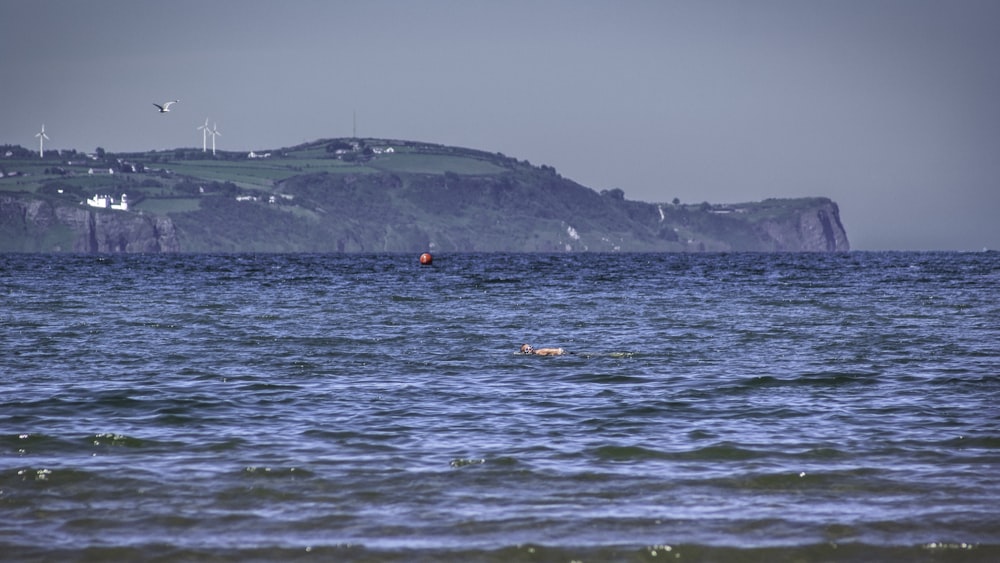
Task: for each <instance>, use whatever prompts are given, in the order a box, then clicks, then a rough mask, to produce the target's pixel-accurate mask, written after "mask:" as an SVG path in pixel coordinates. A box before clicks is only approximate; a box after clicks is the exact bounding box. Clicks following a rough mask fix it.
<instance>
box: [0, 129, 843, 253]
mask: <svg viewBox="0 0 1000 563" xmlns="http://www.w3.org/2000/svg"><path fill="white" fill-rule="evenodd" d="M0 154H2V155H3V157H2V158H0V172H2V173H3V177H0V194H6V196H7V199H8V200H9V201H14V200H18V201H25V200H36V201H44V202H46V204H47V205H51V206H54V207H60V206H61V207H71V206H72V207H75V208H80V207H81V206H82V207H83V208H84V209H88V210H91V211H92V212H94V213H131V214H135V213H139V214H145V215H151V216H159V217H167V218H169V219H170V221H172V224H173V225H174V226H175V227H176V231H177V236H178V238H179V240H180V248H181V250H183V251H191V252H219V251H222V252H411V251H423V250H427V249H431V250H448V251H499V250H502V251H529V252H565V251H711V250H758V251H771V250H843V249H845V247H846V235H845V236H843V237H842V238H843V243H842V244H841V243H840V242H837V241H834V242H833V243H832V244H831V243H830V240H832V239H831V236H832V237H834V238H836V237H837V236H839V234H838V233H836V232H834V231H836V230H837V229H840V230H841V231H842V227H840V223H839V217H836V213H837V211H836V205H835V204H832V202H829V200H826V199H823V198H811V199H802V200H770V201H768V202H761V203H752V204H749V203H748V204H740V205H710V204H708V203H702V204H697V205H681V204H656V203H645V202H636V201H629V200H626V199H625V198H624V194H623V193H622V192H621V191H620V190H610V191H605V192H601V193H598V192H596V191H594V190H592V189H589V188H586V187H584V186H580V185H578V184H576V183H574V182H572V181H569V180H566V179H564V178H562V177H561V176H560V175H559V174H558V173H557V172H556V171H555V170H554V169H553V168H551V167H547V166H541V167H536V166H532V165H530V164H529V163H528V162H526V161H524V162H522V161H518V160H517V159H514V158H509V157H506V156H504V155H502V154H494V153H486V152H483V151H477V150H472V149H463V148H457V147H446V146H441V145H434V144H429V143H419V142H412V141H398V140H386V139H323V140H318V141H315V142H312V143H306V144H303V145H299V146H296V147H290V148H285V149H276V150H272V151H267V152H262V153H234V152H222V151H219V152H217V153H216V154H215V155H213V154H212V153H211V152H204V151H201V150H198V149H187V148H183V149H175V150H172V151H154V152H144V153H122V154H109V153H104V152H103V151H99V152H98V154H83V153H78V152H75V151H68V152H67V151H63V152H62V153H61V154H60V153H56V152H53V151H50V152H47V153H46V155H45V157H44V158H39V156H38V154H37V153H32V152H30V151H28V150H26V149H23V148H21V147H0ZM98 194H107V195H110V196H111V197H112V198H113V199H114V200H115V201H116V202H120V199H121V198H122V195H123V194H126V195H127V201H128V210H127V211H112V210H105V209H95V208H92V207H89V206H86V205H85V204H84V202H85V201H86V200H87V199H88V198H91V197H93V196H95V195H98ZM11 205H13V204H11ZM831 205H832V211H830V212H824V213H826V215H830V214H831V213H832V215H833V217H832V219H833V221H832V222H831V221H830V220H826V219H824V220H823V221H825V223H824V222H823V221H820V223H822V225H821V227H822V229H821V230H823V229H825V231H824V235H823V236H825V237H826V239H825V241H821V242H820V243H814V242H806V243H800V242H799V241H798V239H796V238H795V237H796V236H799V238H802V237H801V236H800V235H801V233H799V234H798V235H796V234H795V233H794V232H792V231H795V230H796V229H797V230H799V231H802V226H801V225H800V224H798V223H797V222H798V221H799V218H800V215H801V214H802V213H803V212H810V213H811V212H813V211H815V210H817V209H820V208H825V207H829V206H831ZM824 206H825V207H824ZM22 207H23V206H22ZM830 224H832V225H833V227H830V228H827V227H828V226H829V225H830ZM823 225H826V226H823ZM0 228H2V229H3V233H4V236H5V237H6V238H7V239H8V241H15V239H18V237H20V238H22V239H31V240H32V242H25V241H24V240H21V241H20V242H9V243H8V244H6V245H5V246H6V247H7V248H8V249H13V250H16V249H38V250H43V249H45V248H46V245H47V243H46V242H45V241H46V240H49V239H51V238H52V237H53V236H55V235H54V234H53V233H49V232H47V231H46V228H45V227H44V226H38V225H33V226H31V227H30V228H29V227H28V226H24V225H20V226H19V223H18V219H16V218H15V217H13V215H12V214H11V213H8V214H7V216H6V218H0ZM817 228H819V227H817ZM789 229H790V230H789ZM831 229H832V231H831ZM807 230H808V229H807ZM814 230H815V229H814ZM826 231H830V232H833V234H832V235H831V234H830V232H826ZM60 233H61V234H60V235H59V236H60V237H62V238H65V229H63V231H60ZM807 234H808V233H807ZM60 240H61V239H60ZM817 244H818V245H819V246H821V248H820V247H817V248H813V247H812V246H810V245H813V246H816V245H817ZM803 245H804V246H803ZM61 247H62V248H64V247H65V245H61ZM0 250H2V248H0Z"/></svg>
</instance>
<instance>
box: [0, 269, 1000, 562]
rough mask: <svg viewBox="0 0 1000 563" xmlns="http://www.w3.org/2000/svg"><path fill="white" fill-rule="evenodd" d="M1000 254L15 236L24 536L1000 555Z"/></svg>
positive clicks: (513, 555)
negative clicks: (325, 248)
mask: <svg viewBox="0 0 1000 563" xmlns="http://www.w3.org/2000/svg"><path fill="white" fill-rule="evenodd" d="M998 256H1000V255H998V254H997V253H968V254H959V253H866V252H852V253H846V254H835V255H826V254H706V255H685V254H668V255H652V254H649V255H646V254H626V255H621V254H573V255H532V254H523V255H519V254H518V255H509V254H465V255H442V256H436V257H435V260H434V264H433V265H432V266H420V265H419V264H418V263H417V260H416V257H415V256H409V255H150V256H133V255H129V256H124V255H123V256H119V255H114V256H112V255H107V256H93V255H25V254H21V255H12V254H8V255H2V256H0V346H2V349H3V351H4V352H3V356H2V359H0V512H2V514H3V515H4V517H3V518H2V519H0V546H2V547H3V553H4V557H10V558H12V560H70V561H73V560H76V561H104V560H132V561H153V560H167V559H171V560H172V559H184V560H191V561H204V560H212V561H246V560H274V559H290V558H295V559H296V560H305V561H311V560H316V561H320V560H341V561H363V560H393V561H412V560H427V561H432V560H433V561H450V560H454V561H468V560H479V561H509V560H525V561H570V560H579V561H607V560H614V561H660V560H664V559H663V558H664V557H669V558H676V556H680V557H679V560H681V561H746V560H770V561H782V560H804V561H812V560H823V561H873V560H879V561H994V560H996V559H997V557H1000V516H998V512H997V510H996V506H997V505H998V503H1000V471H998V468H1000V430H998V428H1000V409H998V407H997V405H998V398H1000V379H998V375H1000V352H998V350H997V347H996V342H998V341H1000V305H998V304H997V303H998V299H997V297H998V294H997V287H1000V257H998ZM522 342H530V343H532V344H534V345H535V346H562V347H564V348H566V349H567V350H569V351H570V352H572V353H571V354H569V355H567V356H562V357H538V356H524V355H520V354H517V353H516V352H517V350H518V347H519V346H520V344H521V343H522Z"/></svg>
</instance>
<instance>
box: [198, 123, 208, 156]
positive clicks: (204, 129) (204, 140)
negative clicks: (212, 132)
mask: <svg viewBox="0 0 1000 563" xmlns="http://www.w3.org/2000/svg"><path fill="white" fill-rule="evenodd" d="M196 129H200V130H201V152H205V151H207V150H208V134H209V130H208V118H207V117H206V118H205V124H204V125H199V126H198V127H196Z"/></svg>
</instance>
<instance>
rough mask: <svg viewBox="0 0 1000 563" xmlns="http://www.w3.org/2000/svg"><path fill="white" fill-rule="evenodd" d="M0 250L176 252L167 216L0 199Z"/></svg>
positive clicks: (171, 224)
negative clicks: (2, 236) (2, 239)
mask: <svg viewBox="0 0 1000 563" xmlns="http://www.w3.org/2000/svg"><path fill="white" fill-rule="evenodd" d="M0 233H3V234H4V238H5V239H7V240H6V241H4V242H3V243H0V249H2V250H14V251H29V252H53V251H55V252H179V251H180V243H179V242H178V237H177V230H176V229H175V228H174V224H173V222H172V221H171V220H170V219H169V218H167V217H154V216H144V215H140V214H138V213H132V212H127V211H106V210H101V209H92V208H87V207H82V206H71V205H59V204H53V203H51V202H49V201H46V200H40V199H21V198H17V197H13V196H0Z"/></svg>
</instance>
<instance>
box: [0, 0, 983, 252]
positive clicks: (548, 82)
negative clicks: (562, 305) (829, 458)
mask: <svg viewBox="0 0 1000 563" xmlns="http://www.w3.org/2000/svg"><path fill="white" fill-rule="evenodd" d="M998 54H1000V1H995V0H957V1H956V0H952V1H944V0H942V1H929V0H761V1H754V0H733V1H727V0H718V1H713V0H697V1H696V0H691V1H671V0H651V1H639V0H635V1H629V0H608V1H584V0H566V1H562V0H552V1H545V0H536V1H521V0H497V1H475V0H423V1H418V0H413V1H401V0H362V1H358V0H351V1H344V2H341V1H335V0H330V1H300V0H283V1H281V2H276V1H271V0H239V1H220V0H213V1H203V0H195V1H189V0H171V1H162V0H161V1H157V2H150V1H145V0H91V1H87V2H82V1H76V0H65V1H56V0H0V144H3V143H11V144H19V145H22V146H26V147H37V139H35V137H34V135H35V133H37V132H38V131H39V129H40V128H41V126H42V124H43V123H44V124H45V130H46V133H47V134H48V135H49V137H50V138H51V140H50V141H49V143H48V144H47V145H46V148H65V149H70V148H72V149H77V150H81V151H93V150H94V149H95V148H96V147H98V146H100V147H103V148H105V149H107V150H109V151H136V150H147V149H171V148H177V147H193V146H200V145H201V142H202V138H201V133H200V132H199V131H197V130H196V127H197V126H199V125H201V124H202V123H204V121H205V119H206V118H208V119H209V121H210V122H212V123H217V124H218V129H219V131H220V132H221V133H222V136H221V137H218V147H219V148H220V149H224V150H240V151H244V150H245V151H249V150H251V149H253V150H259V149H274V148H280V147H286V146H292V145H296V144H299V143H302V142H306V141H312V140H316V139H319V138H329V137H349V136H351V135H352V129H353V127H354V117H353V116H354V115H355V114H356V115H357V133H358V135H359V136H364V137H384V138H390V139H406V140H416V141H427V142H432V143H441V144H446V145H457V146H463V147H469V148H475V149H482V150H486V151H490V152H502V153H504V154H506V155H507V156H511V157H516V158H518V159H521V160H529V161H530V162H531V163H533V164H546V165H549V166H553V167H555V168H556V169H557V170H558V171H559V173H560V174H562V175H563V176H565V177H567V178H570V179H572V180H575V181H577V182H579V183H581V184H583V185H585V186H588V187H591V188H594V189H597V190H601V189H606V188H621V189H622V190H624V191H625V197H626V198H628V199H633V200H641V201H649V202H668V201H671V200H673V199H674V198H675V197H676V198H680V200H681V201H683V202H688V203H699V202H702V201H708V202H712V203H737V202H743V201H757V200H761V199H765V198H770V197H803V196H827V197H830V198H832V199H833V200H834V201H836V202H837V203H838V204H839V205H840V211H841V219H842V221H843V223H844V226H845V228H846V229H847V233H848V237H849V239H850V242H851V245H852V248H854V249H859V250H882V249H898V250H939V249H940V250H981V249H983V248H991V249H1000V56H998ZM172 99H179V100H180V103H178V104H176V105H175V106H173V108H172V109H173V111H171V112H170V113H168V114H162V115H161V114H159V113H157V111H156V108H154V107H153V105H152V103H153V102H158V103H159V102H163V101H166V100H172Z"/></svg>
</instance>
